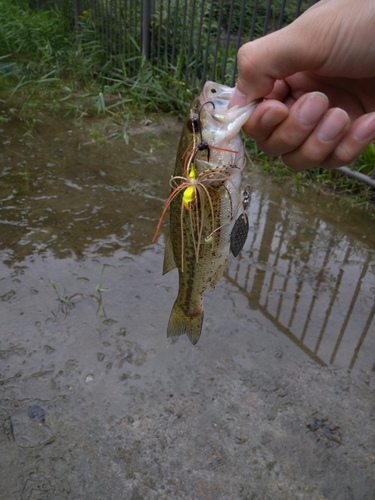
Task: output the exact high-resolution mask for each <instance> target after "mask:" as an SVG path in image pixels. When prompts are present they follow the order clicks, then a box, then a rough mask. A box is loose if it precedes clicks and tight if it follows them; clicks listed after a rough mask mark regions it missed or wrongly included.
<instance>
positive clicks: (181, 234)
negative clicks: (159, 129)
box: [153, 82, 256, 344]
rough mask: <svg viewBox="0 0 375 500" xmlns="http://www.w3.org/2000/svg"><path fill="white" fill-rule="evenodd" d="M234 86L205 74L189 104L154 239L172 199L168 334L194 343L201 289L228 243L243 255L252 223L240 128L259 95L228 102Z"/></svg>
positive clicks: (218, 272) (214, 278)
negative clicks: (174, 286) (173, 290)
mask: <svg viewBox="0 0 375 500" xmlns="http://www.w3.org/2000/svg"><path fill="white" fill-rule="evenodd" d="M233 90H234V89H232V88H230V87H226V86H225V85H220V84H217V83H213V82H207V83H206V84H205V85H204V88H203V90H202V93H201V94H200V96H199V97H198V98H197V99H195V100H194V101H193V103H192V104H191V107H190V109H189V112H188V115H187V118H186V120H185V123H184V126H183V130H182V134H181V139H180V143H179V146H178V151H177V157H176V166H175V170H174V175H173V177H172V178H171V181H170V186H171V189H172V190H171V194H170V196H169V198H168V200H167V202H166V204H165V206H164V209H163V212H162V216H161V218H160V221H159V224H158V227H157V230H156V233H155V235H154V238H153V241H155V239H156V236H157V234H158V232H159V229H160V227H161V224H162V220H163V217H164V215H165V212H166V210H167V208H168V207H170V233H169V237H168V240H167V243H166V248H165V254H164V265H163V274H165V273H167V272H169V271H171V270H172V269H174V268H176V267H177V269H178V273H179V291H178V296H177V299H176V301H175V303H174V306H173V309H172V312H171V316H170V318H169V323H168V329H167V335H168V337H175V336H179V335H182V334H186V335H187V336H188V337H189V339H190V341H191V342H192V344H196V343H197V342H198V340H199V337H200V335H201V330H202V324H203V305H202V295H203V292H204V291H205V289H206V288H207V285H210V287H211V289H214V288H215V286H216V284H217V282H218V281H219V279H220V277H221V276H222V274H223V271H224V268H225V265H226V262H227V258H228V255H229V252H230V250H232V253H233V254H236V255H238V253H239V251H240V250H241V248H242V246H243V244H244V243H245V239H246V236H247V231H248V220H247V215H246V213H245V205H246V199H245V198H244V195H243V193H242V192H241V179H242V171H243V168H244V166H245V157H244V147H243V144H242V140H241V138H240V136H239V130H240V129H241V127H242V125H243V124H244V123H245V122H246V121H247V119H248V118H249V116H250V115H251V113H252V111H253V110H254V108H255V106H256V103H250V104H248V105H247V106H244V107H242V108H239V107H238V106H234V107H232V108H230V109H229V108H228V105H229V101H230V99H231V97H232V94H233ZM236 221H237V222H236ZM246 229H247V230H246ZM233 230H234V233H232V231H233ZM245 233H246V234H245ZM231 234H232V236H231Z"/></svg>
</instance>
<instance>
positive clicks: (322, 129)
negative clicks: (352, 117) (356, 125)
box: [318, 108, 349, 142]
mask: <svg viewBox="0 0 375 500" xmlns="http://www.w3.org/2000/svg"><path fill="white" fill-rule="evenodd" d="M348 123H349V116H348V113H347V112H346V111H344V110H343V109H340V108H332V109H331V110H330V111H329V112H328V113H327V114H326V116H325V117H324V119H323V121H322V123H321V124H320V125H319V128H318V138H319V139H320V140H321V141H322V142H331V141H333V140H334V139H336V138H337V136H338V135H339V134H340V133H341V132H342V131H343V130H344V128H345V127H346V126H347V125H348Z"/></svg>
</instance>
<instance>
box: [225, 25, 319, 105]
mask: <svg viewBox="0 0 375 500" xmlns="http://www.w3.org/2000/svg"><path fill="white" fill-rule="evenodd" d="M299 32H300V30H299V29H298V30H296V29H295V27H294V26H293V25H290V26H287V27H286V28H284V29H282V30H280V31H276V32H274V33H271V34H270V35H267V36H265V37H263V38H259V39H257V40H254V41H253V42H249V43H246V44H245V45H243V46H242V47H241V48H240V50H239V51H238V54H237V62H238V80H237V84H236V91H235V97H234V98H237V99H239V98H241V97H240V96H241V94H242V96H243V97H242V99H243V100H245V99H246V102H250V101H254V100H255V99H259V98H260V97H264V96H266V95H268V94H270V93H271V92H272V89H273V87H274V84H275V81H276V80H283V79H285V78H287V77H288V76H291V75H293V74H295V73H298V72H299V71H304V70H314V69H316V68H317V67H319V66H320V65H321V64H323V62H324V61H323V60H322V58H321V57H320V54H319V52H318V51H317V50H316V49H315V48H314V47H312V46H311V44H310V40H309V38H310V37H308V36H306V34H305V36H299ZM231 104H232V103H231ZM242 104H245V103H244V102H243V103H242ZM233 105H234V104H233Z"/></svg>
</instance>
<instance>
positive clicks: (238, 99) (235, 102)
mask: <svg viewBox="0 0 375 500" xmlns="http://www.w3.org/2000/svg"><path fill="white" fill-rule="evenodd" d="M246 104H247V98H246V96H245V94H243V93H242V92H240V91H239V90H238V89H237V87H234V91H233V95H232V99H231V100H230V101H229V104H228V108H232V107H233V106H238V107H239V108H242V107H243V106H246Z"/></svg>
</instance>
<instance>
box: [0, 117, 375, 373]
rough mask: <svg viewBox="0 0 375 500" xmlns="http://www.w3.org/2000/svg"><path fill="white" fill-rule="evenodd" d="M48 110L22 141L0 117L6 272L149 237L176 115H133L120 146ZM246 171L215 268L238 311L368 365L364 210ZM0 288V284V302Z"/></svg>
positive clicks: (370, 269)
mask: <svg viewBox="0 0 375 500" xmlns="http://www.w3.org/2000/svg"><path fill="white" fill-rule="evenodd" d="M51 120H52V121H51V123H48V118H47V117H46V118H45V121H44V122H43V127H44V130H43V133H42V135H40V136H36V137H35V138H34V139H33V140H31V141H28V140H25V138H24V137H23V136H22V130H20V127H19V124H17V123H14V122H10V123H7V124H6V127H5V125H4V128H6V130H5V132H4V130H3V131H2V132H3V134H2V138H1V140H2V149H1V153H0V156H1V161H2V164H1V165H2V166H1V169H0V187H1V194H2V199H1V200H0V230H1V239H0V256H1V260H2V261H3V262H4V263H5V264H6V265H7V266H8V267H9V268H11V269H12V270H13V271H14V272H16V268H22V265H23V263H25V262H27V261H28V260H29V259H30V258H31V261H32V260H33V256H35V255H40V256H41V257H42V258H43V259H44V258H45V259H48V258H49V257H48V256H51V255H52V256H53V257H51V258H55V259H61V260H64V259H65V260H66V259H68V258H72V257H73V259H76V260H78V261H82V260H84V259H85V258H86V257H87V256H88V255H93V256H95V255H101V256H107V257H112V256H114V255H115V253H116V252H118V251H119V250H120V251H122V252H125V253H127V255H129V254H131V255H137V254H138V255H139V254H141V253H142V252H143V251H144V249H145V248H150V246H151V237H152V234H153V233H154V230H155V227H156V223H157V220H158V216H159V213H160V211H161V208H162V205H163V201H164V199H165V198H166V196H167V194H168V181H169V177H170V175H171V173H172V171H173V164H174V153H173V152H174V151H175V150H176V146H177V142H178V136H179V130H180V125H178V126H176V123H175V121H173V120H169V121H167V120H165V121H164V124H163V125H162V126H160V125H157V124H153V125H152V126H150V127H145V126H142V125H140V126H139V128H138V129H137V130H135V131H134V133H133V136H132V140H131V144H130V145H129V146H127V145H125V143H124V142H115V143H113V142H111V143H108V142H104V143H101V142H97V143H93V142H92V141H91V142H87V130H86V131H83V130H81V129H77V128H76V129H74V133H72V128H73V127H74V125H73V124H72V123H71V122H69V121H59V122H56V119H55V118H51ZM41 127H42V125H41ZM108 158H110V161H108ZM161 166H162V167H163V168H161ZM248 182H249V184H250V185H253V193H252V197H251V204H250V207H249V215H250V222H251V228H250V234H249V238H248V241H247V243H246V245H245V248H244V250H243V251H242V252H241V254H240V256H239V257H238V259H234V258H232V259H230V264H229V267H228V269H227V272H226V277H227V279H228V281H229V282H230V283H232V284H233V285H234V286H236V287H238V289H239V290H240V291H241V293H243V294H244V295H245V296H246V297H247V298H248V303H249V307H250V311H249V310H247V309H246V310H245V311H242V312H243V313H244V314H245V315H247V316H249V317H250V316H251V309H253V310H255V309H256V310H258V311H260V312H261V314H262V315H263V318H264V322H265V323H266V322H271V323H272V324H273V326H274V327H276V330H277V331H280V332H283V333H284V334H285V335H286V336H287V337H288V338H289V339H291V340H292V341H293V342H294V343H295V344H296V345H297V346H298V347H299V348H300V349H302V350H303V351H304V352H305V353H307V354H308V355H309V356H310V357H311V358H312V359H313V360H314V361H315V362H316V363H318V364H321V365H325V364H327V365H330V364H334V365H336V366H344V367H347V368H350V369H351V368H353V367H356V368H362V369H366V370H375V365H374V354H373V353H374V352H375V339H374V336H375V320H374V315H375V279H374V276H375V253H374V252H373V251H371V250H370V249H369V248H370V247H371V245H374V236H372V235H371V234H370V235H367V236H368V238H367V240H366V241H367V246H366V245H364V244H363V243H362V242H361V236H362V235H365V234H366V221H365V220H361V219H359V220H357V219H355V217H358V214H357V212H355V211H354V210H348V211H347V213H345V214H344V215H342V212H343V210H342V209H340V208H339V211H338V213H337V214H331V215H332V217H331V219H332V220H331V222H328V219H327V211H330V212H331V211H334V207H332V206H329V204H328V203H329V202H328V201H327V200H324V199H320V201H319V203H320V205H321V206H320V208H319V207H318V206H317V203H318V202H317V197H316V196H315V195H314V194H312V195H311V194H310V198H309V197H308V195H307V194H305V195H304V199H303V200H297V202H295V200H293V197H292V196H291V194H290V193H289V194H286V193H285V190H284V192H283V193H282V192H281V189H280V188H279V187H275V186H272V185H269V186H266V187H265V186H261V187H254V183H255V182H256V180H255V181H254V178H251V179H250V180H249V181H248ZM262 182H263V183H264V181H262ZM296 203H297V204H296ZM302 203H305V205H303V204H302ZM296 207H298V208H296ZM301 210H302V211H301ZM336 210H337V208H336ZM340 211H341V214H340ZM340 217H343V222H341V225H342V229H341V230H340V229H337V227H335V223H337V221H338V220H340ZM368 219H369V220H370V217H368ZM367 227H368V222H367ZM361 228H362V229H361ZM361 231H362V235H361V234H360V233H361ZM358 235H359V236H358ZM371 238H372V240H371V242H369V240H370V239H371ZM153 248H154V249H155V250H156V251H159V248H157V247H153ZM373 248H374V246H373ZM160 272H161V271H160ZM158 273H159V271H158ZM0 285H3V287H4V286H5V281H2V283H1V280H0ZM30 286H31V287H33V286H34V285H31V284H30ZM8 293H9V289H3V290H0V297H1V299H2V302H3V303H4V302H6V301H7V300H8V297H7V294H8ZM168 307H169V306H168Z"/></svg>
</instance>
